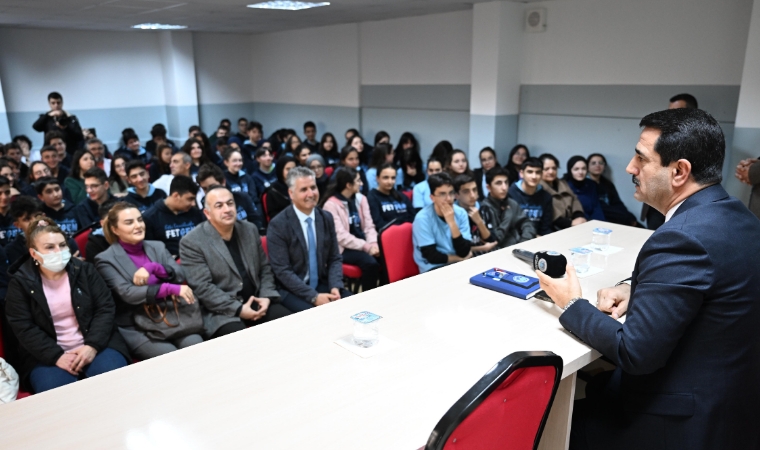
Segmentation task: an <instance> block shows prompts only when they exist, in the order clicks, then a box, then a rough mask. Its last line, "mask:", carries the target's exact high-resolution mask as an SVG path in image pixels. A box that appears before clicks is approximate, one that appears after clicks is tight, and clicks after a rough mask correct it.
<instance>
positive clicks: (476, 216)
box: [452, 206, 483, 225]
mask: <svg viewBox="0 0 760 450" xmlns="http://www.w3.org/2000/svg"><path fill="white" fill-rule="evenodd" d="M452 209H453V208H452ZM467 215H468V216H470V219H472V221H473V222H475V224H476V225H482V224H483V217H482V216H481V215H480V211H479V210H478V208H476V207H474V206H473V207H471V208H467Z"/></svg>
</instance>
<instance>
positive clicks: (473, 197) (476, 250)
mask: <svg viewBox="0 0 760 450" xmlns="http://www.w3.org/2000/svg"><path fill="white" fill-rule="evenodd" d="M453 181H454V191H455V192H456V195H457V201H456V203H455V205H458V206H459V207H461V208H462V209H464V210H465V212H466V213H467V219H468V221H469V230H470V236H471V237H470V242H471V243H472V247H470V251H472V254H473V255H480V254H483V253H488V252H490V251H491V250H493V248H494V247H495V246H496V237H495V236H494V235H493V233H492V232H491V230H490V229H489V228H488V225H487V224H486V222H485V220H484V218H483V216H482V215H481V213H480V205H478V186H477V183H476V182H475V177H473V176H472V175H467V174H462V175H457V176H456V178H454V180H453Z"/></svg>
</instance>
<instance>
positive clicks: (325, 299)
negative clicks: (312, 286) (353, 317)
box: [314, 293, 340, 306]
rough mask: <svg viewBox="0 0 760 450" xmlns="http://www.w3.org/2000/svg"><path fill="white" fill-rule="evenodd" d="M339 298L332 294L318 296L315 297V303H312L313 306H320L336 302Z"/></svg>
mask: <svg viewBox="0 0 760 450" xmlns="http://www.w3.org/2000/svg"><path fill="white" fill-rule="evenodd" d="M339 298H340V297H335V295H334V294H332V293H330V294H319V295H317V301H316V302H314V306H322V305H326V304H328V303H330V302H331V301H333V300H338V299H339Z"/></svg>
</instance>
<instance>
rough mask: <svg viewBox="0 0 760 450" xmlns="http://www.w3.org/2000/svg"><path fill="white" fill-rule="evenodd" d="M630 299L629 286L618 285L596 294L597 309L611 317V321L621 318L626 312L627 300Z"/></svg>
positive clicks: (600, 290)
mask: <svg viewBox="0 0 760 450" xmlns="http://www.w3.org/2000/svg"><path fill="white" fill-rule="evenodd" d="M630 298H631V286H630V285H629V284H625V283H624V284H619V285H617V286H615V287H608V288H604V289H599V292H597V293H596V302H597V308H599V310H600V311H603V312H606V313H607V314H610V315H612V318H613V319H616V320H617V319H619V318H621V317H623V314H625V312H626V311H628V300H630Z"/></svg>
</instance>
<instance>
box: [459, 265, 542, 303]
mask: <svg viewBox="0 0 760 450" xmlns="http://www.w3.org/2000/svg"><path fill="white" fill-rule="evenodd" d="M470 283H472V284H474V285H475V286H480V287H484V288H486V289H491V290H492V291H497V292H501V293H502V294H507V295H511V296H513V297H517V298H521V299H523V300H527V299H529V298H531V297H533V296H535V295H536V293H537V292H539V291H540V290H541V286H540V285H539V283H538V278H535V277H529V276H527V275H523V274H521V273H516V272H510V271H508V270H504V269H499V268H496V267H494V268H493V269H490V270H488V271H486V272H482V273H479V274H477V275H475V276H474V277H472V278H470Z"/></svg>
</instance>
